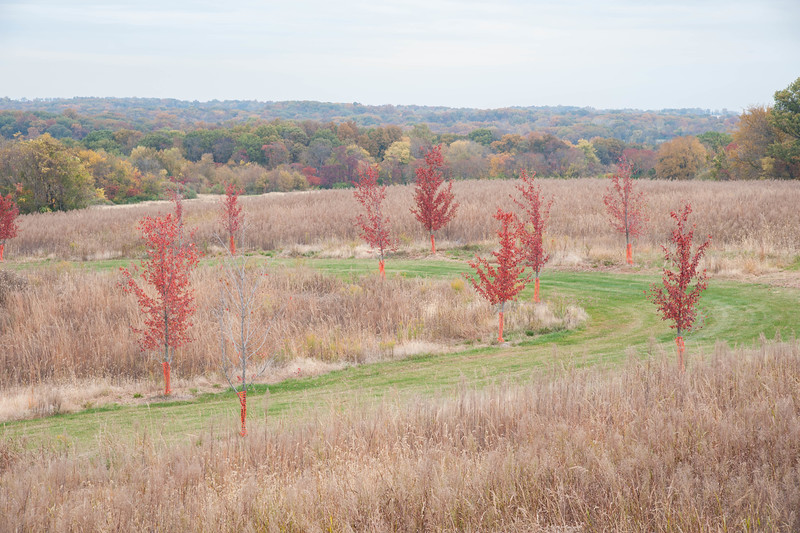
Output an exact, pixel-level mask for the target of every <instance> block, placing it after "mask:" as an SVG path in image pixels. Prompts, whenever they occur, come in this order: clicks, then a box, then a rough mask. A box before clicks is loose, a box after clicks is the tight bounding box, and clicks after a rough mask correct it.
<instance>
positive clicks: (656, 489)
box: [0, 341, 800, 532]
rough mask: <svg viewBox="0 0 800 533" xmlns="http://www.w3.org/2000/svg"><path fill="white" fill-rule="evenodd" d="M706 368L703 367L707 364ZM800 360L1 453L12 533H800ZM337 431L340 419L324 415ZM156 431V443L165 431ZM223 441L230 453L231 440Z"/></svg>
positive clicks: (574, 379)
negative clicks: (183, 438) (187, 438)
mask: <svg viewBox="0 0 800 533" xmlns="http://www.w3.org/2000/svg"><path fill="white" fill-rule="evenodd" d="M701 361H702V359H701ZM797 376H800V345H798V343H797V342H796V341H794V342H791V343H779V344H766V343H765V344H764V345H763V346H762V347H761V348H760V349H755V350H748V351H743V350H737V351H732V350H730V349H729V348H727V347H724V346H722V345H720V346H719V347H718V348H717V349H716V350H715V353H714V354H713V355H711V356H710V358H709V359H708V360H707V362H699V363H698V364H696V365H694V366H693V368H692V371H691V372H690V373H688V374H685V375H679V374H678V373H676V372H675V369H674V363H673V362H672V361H667V360H665V359H658V358H657V357H656V358H655V359H651V360H649V361H645V362H639V361H630V362H629V363H627V364H626V365H624V367H623V368H621V369H620V368H616V369H613V370H612V371H604V370H602V369H599V368H597V367H593V368H590V369H583V370H578V369H570V368H567V369H566V371H559V370H556V369H555V367H554V370H553V371H552V372H551V373H547V372H544V373H541V374H538V375H536V376H533V377H532V378H531V381H530V382H529V383H528V384H526V385H516V386H509V385H497V386H494V387H491V388H489V389H486V390H479V391H474V390H462V391H461V392H460V393H459V394H457V396H456V397H455V398H454V399H447V400H421V399H420V400H418V401H413V402H403V403H400V402H394V401H391V400H387V401H384V402H383V403H382V404H380V405H378V406H376V407H371V408H370V407H363V408H360V409H356V410H352V411H346V412H343V411H341V410H339V409H336V408H335V407H334V406H332V407H331V409H330V411H329V412H322V413H320V416H319V417H318V418H317V419H315V420H312V421H309V422H302V423H301V422H295V423H292V422H289V421H287V420H283V421H280V422H278V423H276V422H274V421H272V422H269V423H267V424H265V423H264V422H263V421H253V422H251V428H252V429H251V432H250V435H249V436H248V437H247V438H246V439H241V438H238V437H236V436H234V435H235V434H236V432H235V428H234V427H233V421H231V422H230V426H231V427H230V429H229V430H227V431H226V430H224V429H223V430H219V429H218V430H217V432H209V433H207V434H204V435H201V436H197V437H193V438H192V442H190V443H186V444H182V445H175V446H173V447H167V445H165V444H164V441H163V440H162V439H161V438H160V436H159V434H158V433H152V432H151V431H152V430H150V431H147V430H144V429H142V430H139V431H138V433H137V434H136V438H135V439H134V440H135V442H133V443H130V441H128V440H125V439H120V438H119V437H115V435H114V431H113V428H109V429H108V431H107V432H105V433H103V434H102V435H101V436H99V437H98V444H99V450H98V451H97V452H96V453H92V454H89V455H86V454H85V453H78V452H76V451H73V450H72V449H70V448H69V447H68V446H64V445H63V444H60V441H58V440H55V441H54V442H53V443H52V444H51V445H49V446H43V447H42V448H41V449H35V450H25V448H24V442H9V441H5V442H0V515H2V516H3V523H2V528H3V529H6V530H11V531H109V530H126V531H131V530H147V531H155V530H163V531H178V530H180V531H297V532H300V531H303V532H306V531H621V532H628V531H630V532H640V531H798V530H800V466H799V465H798V458H800V404H798V398H800V381H798V379H797ZM323 411H324V410H323ZM156 431H157V430H156ZM220 433H221V434H220Z"/></svg>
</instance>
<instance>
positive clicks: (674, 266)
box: [648, 203, 711, 337]
mask: <svg viewBox="0 0 800 533" xmlns="http://www.w3.org/2000/svg"><path fill="white" fill-rule="evenodd" d="M691 212H692V206H691V205H690V204H688V203H687V204H686V206H685V207H684V208H683V211H682V212H681V213H676V212H674V211H673V212H672V213H671V214H670V216H672V218H673V219H675V222H676V223H677V227H676V228H675V229H674V230H673V231H672V236H671V238H670V242H671V243H672V245H673V246H674V250H671V249H670V248H668V247H666V246H662V248H663V250H664V259H665V260H666V262H667V265H666V266H665V267H664V276H663V279H662V283H661V284H660V285H659V284H653V285H652V286H651V288H650V291H649V292H648V298H649V299H650V300H651V301H652V302H653V303H654V304H656V305H657V306H658V310H659V311H660V312H661V317H662V320H670V321H672V324H671V325H670V327H671V328H673V329H676V330H677V332H678V337H680V336H681V335H682V334H683V332H684V331H690V330H691V329H692V327H693V326H694V323H695V320H696V318H697V309H696V305H697V302H698V300H699V299H700V294H701V293H702V292H703V291H704V290H705V289H706V287H707V285H708V284H707V281H706V279H707V276H706V271H705V270H703V271H702V272H698V264H699V262H700V259H701V258H702V257H703V254H705V252H706V249H707V248H708V247H709V246H710V244H711V236H710V235H709V236H708V238H707V239H706V240H705V242H704V243H702V244H701V245H700V246H698V247H697V251H695V252H694V253H692V241H693V239H694V229H695V226H694V225H692V227H691V229H688V230H687V229H686V228H685V226H686V222H687V220H688V218H689V214H690V213H691ZM693 280H694V287H691V288H690V284H691V283H692V281H693Z"/></svg>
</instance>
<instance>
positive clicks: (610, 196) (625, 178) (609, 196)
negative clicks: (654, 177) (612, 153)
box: [603, 157, 647, 245]
mask: <svg viewBox="0 0 800 533" xmlns="http://www.w3.org/2000/svg"><path fill="white" fill-rule="evenodd" d="M632 174H633V163H631V162H629V161H628V160H627V159H625V158H624V157H623V158H621V159H620V161H619V163H618V164H617V171H616V173H614V175H613V176H611V184H610V185H609V187H608V189H607V190H606V193H605V194H604V195H603V203H604V204H606V210H607V211H608V214H609V216H610V217H611V225H612V226H613V227H614V229H615V230H616V231H618V232H620V233H624V234H625V244H626V245H627V244H629V243H630V239H631V237H638V236H640V235H643V234H644V231H645V227H646V225H647V214H646V212H645V209H646V207H647V205H646V203H645V201H644V193H643V192H642V191H636V190H635V187H634V182H633V177H632Z"/></svg>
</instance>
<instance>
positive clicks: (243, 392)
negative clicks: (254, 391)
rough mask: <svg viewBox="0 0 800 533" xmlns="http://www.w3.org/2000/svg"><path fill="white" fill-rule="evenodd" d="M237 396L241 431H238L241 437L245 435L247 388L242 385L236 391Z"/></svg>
mask: <svg viewBox="0 0 800 533" xmlns="http://www.w3.org/2000/svg"><path fill="white" fill-rule="evenodd" d="M236 394H237V396H239V406H240V408H241V409H240V411H241V418H242V431H241V432H240V433H239V434H240V435H241V436H242V437H244V436H246V435H247V424H246V420H247V389H245V388H244V385H242V390H241V391H239V392H237V393H236Z"/></svg>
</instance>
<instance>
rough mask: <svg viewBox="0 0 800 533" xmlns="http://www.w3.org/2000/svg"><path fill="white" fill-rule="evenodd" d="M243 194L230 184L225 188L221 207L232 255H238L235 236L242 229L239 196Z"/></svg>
mask: <svg viewBox="0 0 800 533" xmlns="http://www.w3.org/2000/svg"><path fill="white" fill-rule="evenodd" d="M242 192H243V191H242V189H240V188H239V187H237V186H235V185H234V184H232V183H229V184H228V185H226V186H225V197H224V198H223V199H222V203H221V205H220V212H219V219H220V222H221V223H222V228H223V229H224V230H225V233H227V234H228V237H229V246H230V247H229V248H228V249H229V250H230V253H231V255H236V240H235V236H236V234H237V233H238V232H239V230H241V229H242V206H240V205H239V195H240V194H242Z"/></svg>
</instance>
